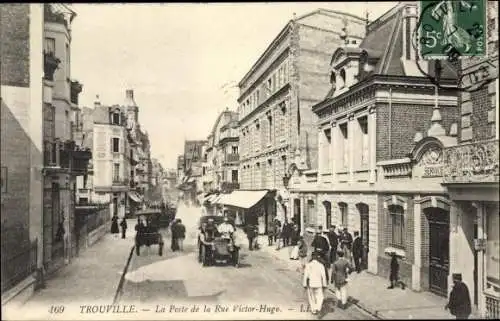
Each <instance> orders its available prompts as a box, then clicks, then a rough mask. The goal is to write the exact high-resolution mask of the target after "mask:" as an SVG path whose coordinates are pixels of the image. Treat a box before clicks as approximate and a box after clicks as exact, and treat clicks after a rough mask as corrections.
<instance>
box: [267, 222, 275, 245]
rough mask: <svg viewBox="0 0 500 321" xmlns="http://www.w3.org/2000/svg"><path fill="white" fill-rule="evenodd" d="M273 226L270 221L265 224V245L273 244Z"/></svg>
mask: <svg viewBox="0 0 500 321" xmlns="http://www.w3.org/2000/svg"><path fill="white" fill-rule="evenodd" d="M274 233H275V226H274V224H273V223H272V222H269V224H268V225H267V246H273V241H274V238H275V235H274Z"/></svg>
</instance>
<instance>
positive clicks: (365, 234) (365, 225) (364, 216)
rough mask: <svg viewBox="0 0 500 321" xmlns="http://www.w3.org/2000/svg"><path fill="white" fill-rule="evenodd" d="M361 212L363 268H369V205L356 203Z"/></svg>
mask: <svg viewBox="0 0 500 321" xmlns="http://www.w3.org/2000/svg"><path fill="white" fill-rule="evenodd" d="M356 207H357V208H358V212H359V218H360V236H361V242H362V244H363V256H362V257H361V268H362V269H368V251H369V246H368V245H369V242H370V233H369V223H370V221H369V211H370V210H369V207H368V205H367V204H365V203H358V204H356Z"/></svg>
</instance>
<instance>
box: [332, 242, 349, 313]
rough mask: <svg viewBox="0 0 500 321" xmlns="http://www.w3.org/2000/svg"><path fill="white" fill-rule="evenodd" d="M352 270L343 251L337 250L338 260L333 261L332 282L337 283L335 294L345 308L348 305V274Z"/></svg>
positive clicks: (339, 304)
mask: <svg viewBox="0 0 500 321" xmlns="http://www.w3.org/2000/svg"><path fill="white" fill-rule="evenodd" d="M351 272H352V265H351V263H350V262H349V261H347V259H346V258H345V257H344V252H343V251H338V252H337V261H335V263H333V268H332V283H334V285H335V296H336V297H337V300H338V306H339V307H340V308H342V309H345V308H346V306H347V282H348V276H349V274H350V273H351Z"/></svg>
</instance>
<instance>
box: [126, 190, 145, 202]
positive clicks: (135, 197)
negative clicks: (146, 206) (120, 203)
mask: <svg viewBox="0 0 500 321" xmlns="http://www.w3.org/2000/svg"><path fill="white" fill-rule="evenodd" d="M128 196H129V197H130V199H131V200H132V201H134V202H136V203H140V202H142V197H140V196H139V195H138V194H137V193H136V192H130V193H128Z"/></svg>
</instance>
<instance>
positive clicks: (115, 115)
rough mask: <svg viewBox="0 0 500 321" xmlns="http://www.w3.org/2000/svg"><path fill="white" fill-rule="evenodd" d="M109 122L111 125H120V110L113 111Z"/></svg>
mask: <svg viewBox="0 0 500 321" xmlns="http://www.w3.org/2000/svg"><path fill="white" fill-rule="evenodd" d="M111 123H112V124H113V125H120V112H118V111H115V112H113V114H112V116H111Z"/></svg>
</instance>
